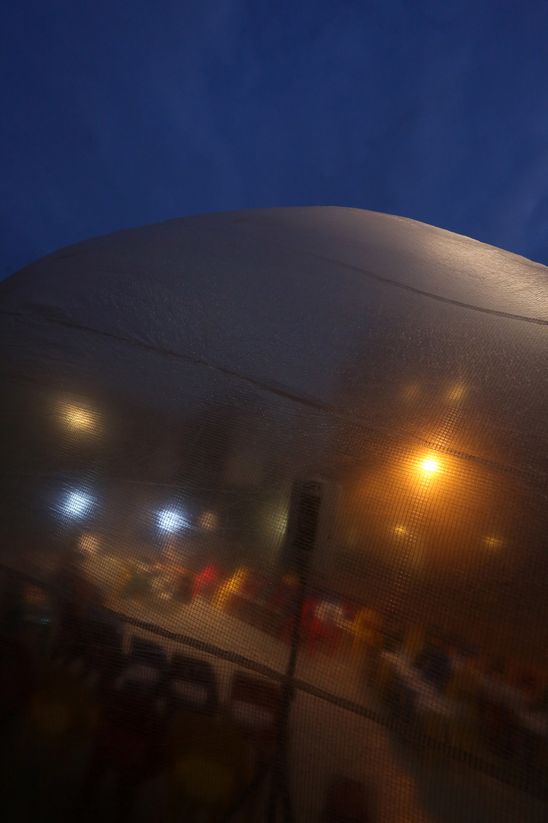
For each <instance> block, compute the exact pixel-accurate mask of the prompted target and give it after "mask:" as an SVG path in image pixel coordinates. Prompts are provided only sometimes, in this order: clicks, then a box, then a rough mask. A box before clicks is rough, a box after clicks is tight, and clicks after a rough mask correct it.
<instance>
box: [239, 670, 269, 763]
mask: <svg viewBox="0 0 548 823" xmlns="http://www.w3.org/2000/svg"><path fill="white" fill-rule="evenodd" d="M280 707H281V689H280V686H279V685H278V684H276V683H270V682H268V681H267V680H264V679H263V678H259V677H255V676H253V675H251V674H248V673H247V672H243V671H237V672H236V673H235V674H234V677H233V680H232V688H231V692H230V698H229V711H230V714H231V716H232V717H233V719H234V720H235V722H236V723H237V724H238V726H239V727H240V728H241V729H242V731H243V732H244V733H245V734H246V736H247V737H249V738H250V739H251V740H252V741H253V742H254V743H255V744H257V745H259V746H261V747H262V746H267V747H268V746H270V745H271V744H272V743H273V742H274V741H275V739H276V736H277V733H278V723H279V714H280Z"/></svg>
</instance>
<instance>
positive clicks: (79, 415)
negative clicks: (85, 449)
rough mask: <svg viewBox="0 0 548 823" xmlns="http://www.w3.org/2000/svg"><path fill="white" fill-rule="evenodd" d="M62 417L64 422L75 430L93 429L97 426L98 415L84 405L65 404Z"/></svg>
mask: <svg viewBox="0 0 548 823" xmlns="http://www.w3.org/2000/svg"><path fill="white" fill-rule="evenodd" d="M62 417H63V421H64V423H65V424H66V425H67V426H68V427H69V428H70V429H72V430H73V431H93V430H94V429H95V428H96V427H97V419H96V415H95V414H94V413H93V412H92V411H91V410H90V409H85V408H83V407H82V406H74V405H72V404H67V405H65V406H63V410H62Z"/></svg>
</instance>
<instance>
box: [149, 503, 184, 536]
mask: <svg viewBox="0 0 548 823" xmlns="http://www.w3.org/2000/svg"><path fill="white" fill-rule="evenodd" d="M156 522H157V523H158V528H159V529H160V531H163V532H169V533H170V534H173V532H178V531H180V530H181V529H186V528H187V527H188V520H187V519H186V517H185V516H184V515H183V514H181V512H180V511H177V509H162V510H161V511H159V512H158V514H157V515H156Z"/></svg>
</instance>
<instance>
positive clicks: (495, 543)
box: [483, 534, 504, 549]
mask: <svg viewBox="0 0 548 823" xmlns="http://www.w3.org/2000/svg"><path fill="white" fill-rule="evenodd" d="M483 543H484V545H485V546H487V548H488V549H500V548H501V547H502V546H503V544H504V541H503V539H502V537H497V535H494V534H487V535H485V537H484V538H483Z"/></svg>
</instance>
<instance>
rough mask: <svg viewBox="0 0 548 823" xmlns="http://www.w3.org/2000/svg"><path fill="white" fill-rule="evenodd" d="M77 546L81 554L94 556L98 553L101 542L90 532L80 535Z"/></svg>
mask: <svg viewBox="0 0 548 823" xmlns="http://www.w3.org/2000/svg"><path fill="white" fill-rule="evenodd" d="M78 546H79V548H80V551H81V552H82V554H89V555H95V554H97V553H98V552H99V549H100V547H101V541H100V539H99V537H98V536H97V535H96V534H93V533H92V532H84V533H83V534H82V535H80V540H79V541H78Z"/></svg>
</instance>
